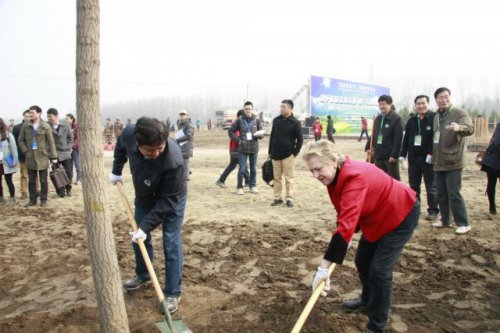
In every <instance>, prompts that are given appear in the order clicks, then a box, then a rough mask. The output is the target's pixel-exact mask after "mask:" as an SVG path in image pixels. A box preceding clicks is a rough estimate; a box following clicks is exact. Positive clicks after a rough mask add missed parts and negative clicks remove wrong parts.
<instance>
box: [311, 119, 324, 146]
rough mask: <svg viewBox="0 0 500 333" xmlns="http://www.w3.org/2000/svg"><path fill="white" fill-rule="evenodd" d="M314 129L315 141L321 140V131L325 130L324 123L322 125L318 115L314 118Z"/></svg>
mask: <svg viewBox="0 0 500 333" xmlns="http://www.w3.org/2000/svg"><path fill="white" fill-rule="evenodd" d="M312 130H313V134H314V141H319V140H321V133H322V132H323V125H321V122H320V120H319V118H318V117H316V120H314V123H313V125H312Z"/></svg>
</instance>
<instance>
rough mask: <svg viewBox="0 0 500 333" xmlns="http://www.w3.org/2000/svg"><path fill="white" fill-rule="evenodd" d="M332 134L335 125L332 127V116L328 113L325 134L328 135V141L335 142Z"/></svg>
mask: <svg viewBox="0 0 500 333" xmlns="http://www.w3.org/2000/svg"><path fill="white" fill-rule="evenodd" d="M333 134H335V127H333V120H332V116H330V115H328V116H327V117H326V136H327V137H328V141H331V142H333V143H335V140H334V139H333Z"/></svg>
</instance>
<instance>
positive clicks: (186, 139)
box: [177, 120, 194, 158]
mask: <svg viewBox="0 0 500 333" xmlns="http://www.w3.org/2000/svg"><path fill="white" fill-rule="evenodd" d="M178 128H179V131H181V130H182V131H183V132H184V136H183V137H182V138H179V139H177V143H178V144H179V145H180V147H181V151H182V156H183V157H184V158H190V157H193V149H194V143H193V141H194V137H193V136H194V126H193V124H192V123H191V121H190V120H186V121H180V122H179V124H178Z"/></svg>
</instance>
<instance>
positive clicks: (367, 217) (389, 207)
mask: <svg viewBox="0 0 500 333" xmlns="http://www.w3.org/2000/svg"><path fill="white" fill-rule="evenodd" d="M327 188H328V194H329V195H330V199H331V201H332V203H333V205H334V206H335V210H336V211H337V229H336V230H335V232H334V233H333V236H332V242H331V243H330V247H329V249H328V250H327V253H326V254H325V259H327V260H330V261H333V262H336V263H339V264H341V263H342V261H343V259H344V257H345V254H346V252H347V244H349V242H350V241H351V239H352V236H353V235H354V232H355V231H356V229H357V227H359V228H360V229H361V231H362V232H363V236H364V238H365V239H366V240H367V241H368V242H376V241H378V240H380V239H381V238H382V237H384V236H385V235H387V234H388V233H390V232H392V231H393V230H394V229H396V228H397V227H398V226H399V225H400V224H401V222H403V220H404V219H405V218H406V216H407V215H408V214H409V213H410V211H411V210H412V209H413V206H414V205H415V201H416V193H415V192H414V191H413V190H412V189H411V188H410V187H408V186H407V185H405V184H403V183H401V182H399V181H397V180H395V179H394V178H392V177H390V176H389V175H387V174H386V173H385V172H383V171H382V170H381V169H379V168H377V167H376V166H374V165H373V164H370V163H365V162H360V161H353V160H351V159H350V158H346V160H345V162H344V165H343V166H342V167H341V169H340V172H339V173H338V176H336V179H335V180H334V182H333V183H332V184H330V185H328V187H327Z"/></svg>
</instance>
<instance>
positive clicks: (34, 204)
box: [24, 200, 36, 207]
mask: <svg viewBox="0 0 500 333" xmlns="http://www.w3.org/2000/svg"><path fill="white" fill-rule="evenodd" d="M33 206H36V201H35V200H30V201H29V202H28V203H27V204H26V205H25V206H24V207H33Z"/></svg>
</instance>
